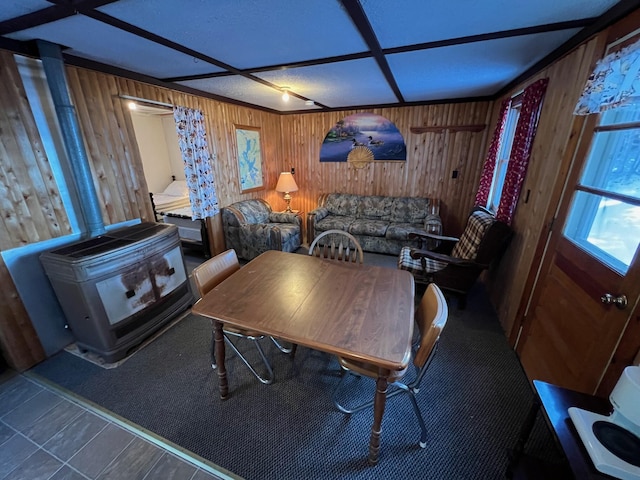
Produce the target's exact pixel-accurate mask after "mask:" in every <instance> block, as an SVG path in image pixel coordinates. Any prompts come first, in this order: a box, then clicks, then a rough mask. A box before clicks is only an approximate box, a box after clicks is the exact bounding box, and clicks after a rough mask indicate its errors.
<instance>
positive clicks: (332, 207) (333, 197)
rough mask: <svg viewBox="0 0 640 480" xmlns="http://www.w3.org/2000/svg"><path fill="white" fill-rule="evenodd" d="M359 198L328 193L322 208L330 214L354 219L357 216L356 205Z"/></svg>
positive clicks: (346, 194) (351, 195)
mask: <svg viewBox="0 0 640 480" xmlns="http://www.w3.org/2000/svg"><path fill="white" fill-rule="evenodd" d="M360 199H361V196H360V195H353V194H350V193H330V194H329V195H327V201H326V202H325V204H324V207H325V208H326V209H327V210H329V213H330V214H333V215H343V216H347V217H355V216H356V215H357V214H358V204H359V203H360Z"/></svg>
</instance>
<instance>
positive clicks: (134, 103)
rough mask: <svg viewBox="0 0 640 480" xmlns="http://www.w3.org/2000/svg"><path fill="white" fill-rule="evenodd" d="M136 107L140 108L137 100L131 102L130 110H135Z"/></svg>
mask: <svg viewBox="0 0 640 480" xmlns="http://www.w3.org/2000/svg"><path fill="white" fill-rule="evenodd" d="M136 108H138V105H136V102H129V110H135V109H136Z"/></svg>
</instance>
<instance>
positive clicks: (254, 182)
mask: <svg viewBox="0 0 640 480" xmlns="http://www.w3.org/2000/svg"><path fill="white" fill-rule="evenodd" d="M235 127H236V145H237V148H238V173H239V174H240V192H241V193H246V192H249V191H253V190H261V189H263V188H264V181H263V178H262V149H261V147H260V129H259V128H257V127H247V126H244V125H236V126H235Z"/></svg>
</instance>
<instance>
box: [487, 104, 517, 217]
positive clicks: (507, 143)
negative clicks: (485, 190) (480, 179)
mask: <svg viewBox="0 0 640 480" xmlns="http://www.w3.org/2000/svg"><path fill="white" fill-rule="evenodd" d="M521 106H522V95H521V94H520V95H517V96H516V97H513V98H512V99H511V102H510V104H509V109H508V111H507V118H506V120H505V125H504V130H503V132H502V135H501V137H500V146H499V147H498V157H497V158H496V167H495V170H494V171H493V179H492V180H491V189H490V190H489V197H488V198H487V204H486V208H487V210H489V211H491V212H493V213H494V214H495V213H497V211H498V206H499V205H500V197H501V196H502V188H503V187H504V179H505V178H506V176H507V166H508V165H509V158H510V157H511V148H512V147H513V138H514V136H515V133H516V125H517V124H518V119H519V118H520V107H521Z"/></svg>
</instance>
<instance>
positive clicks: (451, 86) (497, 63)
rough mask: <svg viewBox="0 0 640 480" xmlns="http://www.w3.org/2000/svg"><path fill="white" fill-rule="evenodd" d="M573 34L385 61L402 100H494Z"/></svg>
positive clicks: (531, 37)
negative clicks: (512, 82)
mask: <svg viewBox="0 0 640 480" xmlns="http://www.w3.org/2000/svg"><path fill="white" fill-rule="evenodd" d="M574 33H575V32H552V33H544V34H536V35H527V36H523V37H516V38H510V39H499V40H490V41H486V42H477V43H467V44H464V45H455V46H451V47H442V48H433V49H429V50H421V51H415V52H406V53H398V54H394V55H388V56H387V61H388V62H389V65H390V67H391V70H392V72H393V74H394V76H395V79H396V81H397V83H398V86H399V87H400V91H401V92H402V94H403V96H404V97H405V100H407V101H410V102H411V101H422V100H439V99H448V98H464V97H475V96H485V95H492V94H494V93H495V92H497V91H498V90H500V88H502V87H504V86H505V85H506V84H508V83H509V82H510V81H511V80H512V79H513V78H515V77H517V76H518V75H520V74H521V73H523V72H524V71H525V70H527V69H528V68H530V67H531V66H533V65H534V64H535V63H536V62H537V61H538V60H540V58H541V57H542V56H543V53H540V54H538V55H534V56H529V55H528V54H527V52H530V51H531V50H532V49H535V48H536V47H537V49H538V50H537V51H539V52H546V51H549V50H553V48H555V46H557V45H559V44H561V43H562V42H563V41H564V40H566V38H567V37H570V36H571V35H572V34H574Z"/></svg>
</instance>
